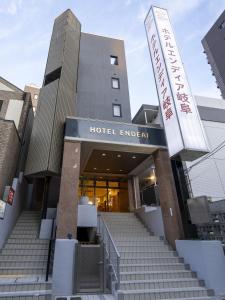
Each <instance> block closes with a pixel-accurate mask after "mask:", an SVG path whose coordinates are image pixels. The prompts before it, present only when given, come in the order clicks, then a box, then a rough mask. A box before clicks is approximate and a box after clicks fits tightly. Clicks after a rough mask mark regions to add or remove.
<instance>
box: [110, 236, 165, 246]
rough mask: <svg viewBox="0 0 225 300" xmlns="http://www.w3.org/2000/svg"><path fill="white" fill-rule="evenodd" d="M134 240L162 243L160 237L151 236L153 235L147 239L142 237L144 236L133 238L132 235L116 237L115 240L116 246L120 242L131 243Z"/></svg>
mask: <svg viewBox="0 0 225 300" xmlns="http://www.w3.org/2000/svg"><path fill="white" fill-rule="evenodd" d="M133 239H135V240H136V241H140V242H145V241H146V242H150V241H160V237H158V236H151V235H149V236H146V237H142V236H135V237H132V235H131V236H115V237H114V240H115V242H116V244H117V243H118V242H130V241H132V240H133Z"/></svg>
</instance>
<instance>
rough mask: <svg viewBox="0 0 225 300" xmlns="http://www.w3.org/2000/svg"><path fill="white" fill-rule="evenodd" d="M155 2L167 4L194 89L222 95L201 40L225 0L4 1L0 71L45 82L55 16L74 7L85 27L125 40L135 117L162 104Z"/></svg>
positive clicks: (20, 81) (22, 80) (16, 79)
mask: <svg viewBox="0 0 225 300" xmlns="http://www.w3.org/2000/svg"><path fill="white" fill-rule="evenodd" d="M151 5H156V6H159V7H163V8H166V9H168V13H169V15H170V19H171V23H172V26H173V28H174V31H175V36H176V39H177V43H178V47H179V50H180V54H181V57H182V60H183V63H184V67H185V70H186V73H187V76H188V80H189V83H190V86H191V89H192V92H193V94H195V95H203V96H208V97H215V98H221V96H220V91H219V90H218V89H217V87H216V83H215V78H214V77H213V76H212V72H211V69H210V65H208V63H207V59H206V56H205V54H204V53H203V47H202V45H201V39H202V38H203V37H204V35H205V34H206V33H207V31H208V30H209V29H210V27H211V26H212V24H213V23H214V22H215V21H216V19H217V18H218V17H219V15H220V14H221V13H222V11H223V10H224V9H225V0H186V1H185V0H155V1H152V0H113V1H107V0H0V45H1V46H0V76H2V77H4V78H5V79H7V80H9V81H10V82H12V83H13V84H15V85H16V86H18V87H20V88H22V89H23V88H24V86H25V84H27V83H35V84H37V85H39V86H40V87H41V85H42V80H43V75H44V70H45V64H46V60H47V54H48V48H49V43H50V38H51V32H52V27H53V22H54V19H55V18H56V17H57V16H58V15H59V14H61V13H62V12H63V11H64V10H66V9H67V8H70V9H71V10H72V11H73V12H74V14H75V15H76V16H77V18H78V19H79V20H80V22H81V24H82V29H81V30H82V31H83V32H88V33H93V34H97V35H103V36H108V37H112V38H119V39H123V40H124V42H125V52H126V62H127V72H128V82H129V92H130V101H131V112H132V116H134V115H135V113H136V112H137V111H138V109H139V108H140V106H141V105H142V104H152V105H157V104H158V98H157V93H156V88H155V82H154V77H153V71H152V66H151V61H150V56H149V50H148V45H147V39H146V34H145V28H144V19H145V16H146V14H147V12H148V10H149V8H150V6H151Z"/></svg>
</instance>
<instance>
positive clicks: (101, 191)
mask: <svg viewBox="0 0 225 300" xmlns="http://www.w3.org/2000/svg"><path fill="white" fill-rule="evenodd" d="M80 196H87V197H88V198H89V204H93V205H96V206H97V208H98V211H105V212H120V211H121V212H126V211H129V200H128V190H127V181H123V182H121V181H112V180H95V179H94V180H90V179H88V180H87V179H85V180H84V179H81V180H80Z"/></svg>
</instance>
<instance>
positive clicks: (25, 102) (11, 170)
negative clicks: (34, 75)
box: [0, 77, 33, 199]
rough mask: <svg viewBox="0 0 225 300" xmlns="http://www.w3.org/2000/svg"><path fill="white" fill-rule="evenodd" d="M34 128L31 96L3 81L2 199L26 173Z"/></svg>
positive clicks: (0, 102)
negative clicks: (15, 181)
mask: <svg viewBox="0 0 225 300" xmlns="http://www.w3.org/2000/svg"><path fill="white" fill-rule="evenodd" d="M32 124H33V112H32V103H31V98H30V94H29V93H25V92H24V91H22V90H21V89H19V88H17V87H16V86H15V85H13V84H11V83H10V82H8V81H7V80H5V79H4V78H2V77H0V145H1V146H0V199H2V197H3V192H4V188H5V186H6V185H10V186H11V185H12V180H13V178H14V177H15V176H16V175H18V174H19V172H22V171H24V166H25V162H26V155H27V150H28V146H29V137H30V134H31V129H32Z"/></svg>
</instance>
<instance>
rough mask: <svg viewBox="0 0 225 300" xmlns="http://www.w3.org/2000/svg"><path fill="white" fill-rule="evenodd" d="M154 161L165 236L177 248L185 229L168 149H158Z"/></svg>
mask: <svg viewBox="0 0 225 300" xmlns="http://www.w3.org/2000/svg"><path fill="white" fill-rule="evenodd" d="M154 162H155V170H156V176H157V182H158V185H159V198H160V206H161V209H162V216H163V223H164V230H165V236H166V239H167V241H168V242H169V243H170V244H171V246H172V247H173V248H175V240H179V239H184V231H183V226H182V221H181V214H180V209H179V204H178V199H177V193H176V187H175V183H174V178H173V173H172V168H171V162H170V159H169V155H168V152H167V150H158V151H156V152H155V153H154Z"/></svg>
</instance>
